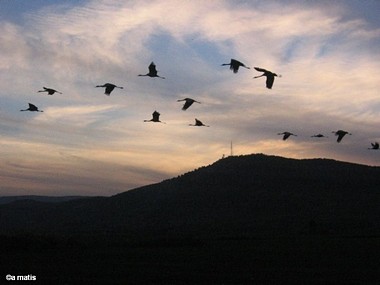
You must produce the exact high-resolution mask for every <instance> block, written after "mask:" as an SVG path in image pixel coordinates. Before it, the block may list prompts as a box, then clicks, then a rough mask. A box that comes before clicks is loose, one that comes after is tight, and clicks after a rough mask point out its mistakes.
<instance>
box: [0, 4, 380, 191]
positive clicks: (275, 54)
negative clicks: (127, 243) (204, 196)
mask: <svg viewBox="0 0 380 285" xmlns="http://www.w3.org/2000/svg"><path fill="white" fill-rule="evenodd" d="M352 7H354V6H352ZM350 8H351V6H350V2H349V1H348V2H345V4H343V3H335V4H334V5H330V4H329V5H324V4H323V1H322V2H318V3H314V4H312V3H304V2H300V1H286V3H285V4H284V2H280V1H265V2H260V3H259V2H252V3H236V2H235V1H209V2H207V3H205V2H204V1H203V2H202V1H174V0H173V1H127V2H124V1H86V2H80V4H76V5H74V4H72V3H67V2H65V3H63V5H60V4H59V3H57V5H49V6H43V7H42V8H39V9H36V10H31V11H30V12H27V13H24V14H22V15H20V17H19V20H18V21H13V22H9V21H8V22H7V21H2V22H0V41H1V42H2V45H1V46H0V74H1V76H0V86H1V90H2V91H1V94H0V97H1V103H0V117H1V123H0V130H1V132H2V134H3V136H2V137H1V138H0V143H1V145H2V149H1V150H0V153H1V155H2V156H3V157H7V161H6V162H3V163H2V164H1V168H0V175H2V177H7V178H6V179H7V181H8V182H7V183H6V184H4V185H7V186H3V189H2V190H1V191H2V193H8V192H10V191H9V190H5V189H12V190H11V191H16V190H15V189H16V188H17V189H27V191H32V192H33V193H37V194H41V193H43V194H49V195H54V194H58V193H60V194H61V193H66V192H65V191H66V190H65V186H63V185H64V184H65V183H69V184H70V186H67V187H66V189H68V188H70V189H71V190H67V191H68V192H67V193H69V192H70V194H73V193H75V191H77V193H78V194H81V193H82V194H83V193H93V194H101V193H107V194H110V193H117V192H121V191H123V190H127V189H130V188H131V187H135V186H137V185H143V184H146V183H151V182H154V181H159V180H160V179H164V178H167V177H170V176H173V175H176V174H179V173H181V172H184V171H186V170H191V169H193V168H195V167H198V166H201V165H204V164H208V163H210V162H212V161H214V160H216V159H218V158H220V157H222V154H228V153H229V144H230V142H231V140H232V141H234V145H236V147H235V153H236V154H243V153H251V152H264V153H269V154H277V155H285V156H290V157H297V158H302V157H307V158H310V157H329V158H336V159H341V160H349V161H354V162H360V163H367V164H373V165H380V160H379V157H378V156H376V155H375V153H374V152H368V151H367V147H368V145H369V143H370V141H372V140H380V133H379V130H378V126H379V123H380V121H379V115H380V106H379V103H378V90H379V87H380V86H379V81H378V80H377V77H376V74H377V72H378V70H379V69H380V64H379V62H380V58H379V54H378V52H377V50H378V47H379V43H380V24H379V23H377V25H374V22H373V20H372V21H371V23H369V22H367V21H366V19H365V18H358V17H352V15H353V14H352V13H350V12H351V10H350ZM168 15H170V17H169V16H168ZM230 58H237V59H240V60H242V61H243V62H245V63H246V64H247V65H249V66H250V67H251V70H246V69H244V70H241V71H239V73H238V74H233V73H232V72H230V70H229V69H228V67H225V66H224V67H222V66H220V64H222V63H225V62H228V61H229V60H230ZM151 61H154V62H155V63H156V64H157V68H158V70H159V73H160V74H161V75H162V76H165V77H166V79H165V80H163V79H159V78H156V79H152V78H147V77H138V76H137V75H138V74H141V73H146V72H147V67H148V65H149V63H150V62H151ZM254 66H260V67H264V68H267V69H270V70H272V71H274V72H276V73H278V74H281V75H282V77H281V78H276V79H275V83H274V87H273V89H272V90H268V89H266V88H265V78H259V79H252V77H253V76H255V75H259V73H258V72H256V71H255V70H254V69H253V67H254ZM106 82H110V83H115V84H117V85H121V86H123V87H124V89H123V90H120V89H117V90H115V91H114V92H113V93H112V94H111V96H105V95H104V94H103V92H104V91H103V90H102V89H99V88H95V86H96V85H98V84H104V83H106ZM10 83H12V84H10ZM42 86H49V87H53V88H57V89H58V90H60V91H62V92H63V94H55V95H53V96H48V95H45V94H41V93H37V91H38V90H40V88H42ZM185 97H192V98H194V99H197V100H199V101H201V102H202V104H197V105H194V106H192V107H191V108H190V109H189V110H187V111H182V110H181V103H179V102H176V100H177V99H182V98H185ZM28 102H31V103H35V104H36V105H38V106H39V107H40V108H41V109H43V110H44V112H43V113H38V114H33V113H27V112H22V113H20V112H19V110H20V109H21V108H23V107H24V106H26V104H27V103H28ZM154 110H157V111H159V112H160V113H161V119H162V120H163V121H164V122H166V124H155V123H144V122H143V120H144V119H149V118H150V116H151V113H152V112H153V111H154ZM195 118H198V119H201V120H202V121H204V122H205V123H206V124H208V125H210V126H211V127H210V128H195V127H189V126H188V124H189V123H193V122H194V119H195ZM340 128H341V129H347V130H348V131H351V132H352V133H353V135H352V136H350V137H347V138H346V139H345V140H344V141H343V142H342V143H341V144H337V143H336V142H335V138H334V137H333V134H331V131H333V130H337V129H340ZM283 131H292V132H294V133H297V134H298V136H297V137H295V138H292V140H288V141H285V142H283V141H282V140H281V138H280V137H279V136H277V133H278V132H283ZM318 132H322V133H325V134H326V135H329V138H327V139H324V140H315V139H312V138H310V136H311V135H312V134H314V133H318ZM54 173H56V174H54ZM17 178H20V179H17ZM4 179H5V178H4ZM4 181H5V180H4ZM17 181H24V182H17ZM65 181H66V182H65ZM68 181H69V182H68ZM28 185H29V186H28ZM53 185H54V187H53ZM97 185H102V186H97ZM28 189H29V190H28ZM38 189H40V190H38ZM52 189H60V190H57V191H56V192H55V191H54V190H52ZM76 189H77V190H76ZM105 189H107V190H105ZM7 191H8V192H7ZM20 191H21V190H20ZM21 192H22V191H21ZM21 192H20V193H21Z"/></svg>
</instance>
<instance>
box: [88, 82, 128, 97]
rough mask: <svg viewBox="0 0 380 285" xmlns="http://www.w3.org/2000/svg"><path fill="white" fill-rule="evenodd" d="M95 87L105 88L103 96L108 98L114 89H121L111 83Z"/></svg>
mask: <svg viewBox="0 0 380 285" xmlns="http://www.w3.org/2000/svg"><path fill="white" fill-rule="evenodd" d="M95 87H105V88H106V89H105V91H104V94H106V95H107V96H110V95H111V92H112V91H113V90H114V89H115V88H120V89H123V87H121V86H116V85H115V84H112V83H105V84H103V85H96V86H95Z"/></svg>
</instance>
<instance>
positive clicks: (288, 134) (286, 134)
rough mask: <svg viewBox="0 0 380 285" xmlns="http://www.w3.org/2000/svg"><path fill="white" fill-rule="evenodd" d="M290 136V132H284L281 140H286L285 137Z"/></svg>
mask: <svg viewBox="0 0 380 285" xmlns="http://www.w3.org/2000/svg"><path fill="white" fill-rule="evenodd" d="M289 137H290V133H285V134H284V137H283V138H282V139H283V140H286V139H287V138H289Z"/></svg>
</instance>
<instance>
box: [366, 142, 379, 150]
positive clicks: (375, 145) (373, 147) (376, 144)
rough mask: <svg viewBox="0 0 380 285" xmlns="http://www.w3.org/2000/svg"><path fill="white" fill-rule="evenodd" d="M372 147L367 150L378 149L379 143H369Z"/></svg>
mask: <svg viewBox="0 0 380 285" xmlns="http://www.w3.org/2000/svg"><path fill="white" fill-rule="evenodd" d="M371 145H372V147H369V148H368V149H379V143H378V142H375V143H371Z"/></svg>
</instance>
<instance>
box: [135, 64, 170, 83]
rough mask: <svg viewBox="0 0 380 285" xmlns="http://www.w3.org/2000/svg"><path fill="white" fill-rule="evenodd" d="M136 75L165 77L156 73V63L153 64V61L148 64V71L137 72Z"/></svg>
mask: <svg viewBox="0 0 380 285" xmlns="http://www.w3.org/2000/svg"><path fill="white" fill-rule="evenodd" d="M138 76H149V77H159V78H162V79H165V77H162V76H158V75H157V69H156V65H155V64H154V62H153V61H152V62H151V63H150V65H149V72H148V73H147V74H139V75H138Z"/></svg>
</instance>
